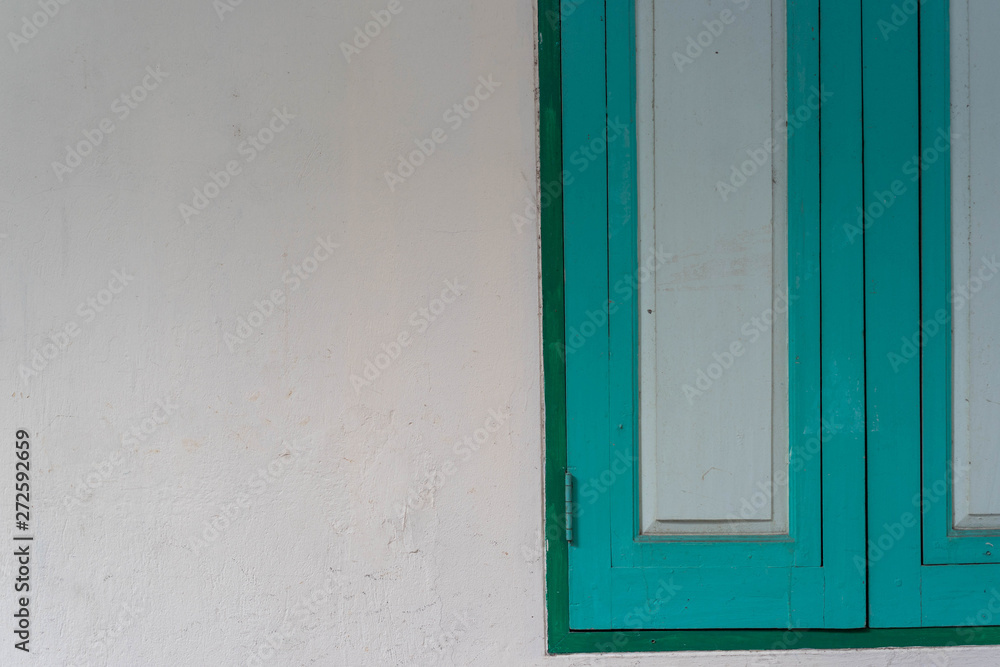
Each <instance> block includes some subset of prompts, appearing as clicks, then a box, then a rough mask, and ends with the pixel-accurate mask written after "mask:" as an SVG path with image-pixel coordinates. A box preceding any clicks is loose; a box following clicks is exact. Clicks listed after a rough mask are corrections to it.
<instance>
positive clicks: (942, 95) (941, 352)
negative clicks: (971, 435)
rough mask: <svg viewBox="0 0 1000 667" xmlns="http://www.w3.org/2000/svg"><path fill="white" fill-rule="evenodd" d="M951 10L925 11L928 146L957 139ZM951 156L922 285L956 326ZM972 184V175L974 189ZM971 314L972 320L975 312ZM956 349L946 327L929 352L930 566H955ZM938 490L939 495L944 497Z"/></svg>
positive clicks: (928, 227) (927, 212)
mask: <svg viewBox="0 0 1000 667" xmlns="http://www.w3.org/2000/svg"><path fill="white" fill-rule="evenodd" d="M948 5H949V2H948V0H931V1H930V2H927V3H926V4H925V5H924V6H923V7H922V8H921V10H920V11H921V25H922V28H923V29H922V30H921V34H920V63H921V72H920V76H921V132H922V135H923V141H925V142H926V141H927V140H928V138H929V139H930V140H931V142H933V140H934V138H935V137H934V135H935V134H936V133H937V132H938V130H941V129H944V131H945V132H948V133H950V126H951V123H950V116H951V109H950V106H951V105H950V93H949V88H950V68H949V60H950V54H949V36H948V33H949V24H950V22H949V10H948ZM966 113H968V112H966ZM963 140H965V141H967V140H968V139H967V138H963ZM951 157H952V154H951V153H950V152H948V153H946V154H945V155H943V156H942V157H941V159H939V160H937V161H936V163H935V164H934V165H932V168H930V169H927V170H925V171H924V172H923V173H922V174H921V180H922V183H921V207H922V217H923V224H922V225H921V236H922V240H923V245H922V251H921V262H922V272H921V283H922V288H923V292H922V299H923V303H922V318H923V319H924V320H925V321H926V320H927V319H928V318H930V319H933V318H934V313H935V312H937V311H938V310H939V309H944V310H945V312H946V313H947V314H948V317H949V320H950V318H951V316H952V304H951V303H950V302H949V301H948V293H949V292H950V290H951V288H952V275H951V231H952V211H951V169H950V162H951ZM967 179H968V174H966V183H968V180H967ZM963 310H964V309H963ZM958 315H959V316H960V317H961V315H962V313H959V314H958ZM965 315H966V316H967V315H968V313H967V311H966V313H965ZM959 329H960V330H961V327H959ZM951 344H952V340H951V326H945V327H943V329H942V330H941V331H940V332H939V333H938V335H935V336H933V337H929V338H927V339H926V340H925V341H924V346H923V348H922V350H921V355H922V356H921V362H922V387H921V391H922V392H923V486H924V488H925V489H928V490H929V491H930V494H929V497H928V498H927V503H926V512H924V514H923V529H924V530H923V535H924V552H925V553H924V556H925V559H926V562H930V563H934V562H939V561H941V560H943V561H944V562H947V560H948V559H947V558H944V559H942V558H940V554H938V550H939V549H940V550H942V551H944V552H947V550H948V547H947V542H948V539H947V533H948V528H949V526H951V523H952V520H951V514H952V512H951V507H952V503H951V498H950V495H951V494H950V493H949V491H950V485H951V479H950V478H951V473H950V470H949V468H950V466H949V465H948V462H949V458H950V455H951V440H952V419H951V401H952V391H954V389H955V387H954V386H953V383H952V375H951V361H952V347H951ZM901 346H902V345H901ZM897 353H898V354H899V356H898V357H897V358H895V361H896V363H897V364H900V365H904V364H905V365H910V364H914V363H916V359H909V358H908V356H904V355H905V354H908V353H909V350H906V351H904V350H898V351H897ZM935 487H936V488H937V489H938V492H936V493H935V492H934V489H935ZM935 556H937V557H935Z"/></svg>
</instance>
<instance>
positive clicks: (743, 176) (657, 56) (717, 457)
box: [637, 0, 788, 534]
mask: <svg viewBox="0 0 1000 667" xmlns="http://www.w3.org/2000/svg"><path fill="white" fill-rule="evenodd" d="M742 6H743V3H734V2H732V1H730V0H726V1H722V0H715V1H712V0H640V1H639V2H638V16H637V25H638V42H637V54H638V55H637V57H638V71H637V88H638V91H637V95H638V98H637V109H638V111H637V116H638V117H637V122H638V134H639V198H640V228H641V229H640V248H639V252H640V262H641V263H645V262H647V260H648V259H649V258H650V257H655V255H654V249H658V250H659V251H660V253H661V255H662V254H664V253H665V254H667V255H669V256H670V258H669V260H668V261H666V262H665V263H662V264H661V265H660V266H659V267H658V268H657V269H656V271H655V275H654V276H653V277H650V278H649V279H648V280H646V281H644V282H642V284H641V311H640V317H641V326H640V330H641V338H640V348H641V467H642V502H641V506H642V525H643V531H644V532H645V533H647V534H658V533H659V534H697V533H710V534H727V533H744V534H746V533H758V534H776V533H777V534H780V533H784V532H786V531H787V529H788V488H787V475H786V474H784V471H787V460H788V459H787V452H788V322H787V283H788V277H787V273H788V259H787V198H788V189H787V180H788V179H787V142H786V140H785V134H784V132H781V131H778V130H777V129H776V128H777V127H779V126H783V124H784V119H785V116H786V106H787V81H786V79H787V77H786V65H785V60H786V56H785V50H786V27H785V2H784V0H756V1H754V2H750V3H747V4H746V5H745V8H742V9H741V7H742ZM652 261H653V262H655V261H656V260H655V259H654V260H652Z"/></svg>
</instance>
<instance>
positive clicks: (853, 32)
mask: <svg viewBox="0 0 1000 667" xmlns="http://www.w3.org/2000/svg"><path fill="white" fill-rule="evenodd" d="M820 14H821V16H820V25H822V35H821V39H820V63H821V70H820V81H821V83H822V91H823V93H824V95H825V98H824V101H823V109H822V121H821V137H822V155H823V162H822V172H821V191H822V193H823V197H822V209H821V218H822V248H823V255H822V277H823V278H822V283H823V294H822V304H823V319H822V322H823V325H822V341H823V350H822V376H823V427H822V430H823V506H824V507H825V508H826V516H828V517H830V518H833V517H836V518H837V520H827V521H824V524H823V554H824V559H823V560H824V566H825V567H824V569H825V570H826V600H825V605H826V627H830V628H849V627H862V626H864V625H865V622H866V620H867V608H866V585H867V582H866V578H867V567H866V564H865V534H866V531H865V520H866V516H865V476H864V467H865V385H864V383H865V367H864V365H865V359H864V352H865V340H864V335H865V329H864V327H865V322H864V316H865V313H864V281H863V276H864V252H863V247H864V246H863V243H862V239H861V234H862V230H861V229H859V228H855V227H854V226H853V225H854V224H855V222H856V218H857V210H858V208H859V207H860V206H861V205H862V200H863V196H864V195H863V192H864V185H863V182H862V169H861V159H862V150H863V144H862V124H861V123H862V98H861V77H862V72H861V67H862V63H861V34H860V30H859V26H860V23H861V0H848V1H836V2H823V3H821V5H820Z"/></svg>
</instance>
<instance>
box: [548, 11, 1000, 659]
mask: <svg viewBox="0 0 1000 667" xmlns="http://www.w3.org/2000/svg"><path fill="white" fill-rule="evenodd" d="M618 1H620V0H563V2H562V3H561V2H560V0H539V4H538V26H539V35H538V39H539V42H538V47H539V48H538V56H539V84H540V112H539V113H540V118H539V123H540V160H541V167H540V178H541V183H542V184H543V189H542V192H543V197H542V202H541V204H542V205H541V206H540V216H541V230H540V231H541V262H542V298H543V306H544V307H543V317H542V326H543V332H542V333H543V372H544V378H545V383H544V399H545V415H546V417H545V452H546V462H545V536H546V540H545V544H546V577H545V581H546V602H547V612H548V613H547V634H548V649H549V652H550V653H553V654H560V653H604V652H632V651H678V650H783V649H806V648H811V649H838V648H876V647H888V646H914V647H918V646H924V647H931V646H956V645H990V644H1000V627H982V626H972V627H963V628H956V627H923V628H920V627H916V628H905V629H894V628H865V629H858V630H794V629H793V630H780V629H778V630H669V631H667V630H603V631H572V630H570V624H569V546H568V544H567V542H566V539H565V529H566V522H565V501H566V497H565V471H566V466H567V414H566V364H565V359H564V355H563V353H562V350H565V346H564V344H565V285H564V256H563V252H564V245H563V242H564V237H563V201H562V196H561V192H562V187H561V182H562V173H563V164H562V154H563V153H562V151H563V145H562V85H563V84H562V74H561V72H562V63H561V51H562V44H561V18H562V17H563V16H569V15H571V14H572V13H573V11H575V10H576V9H577V8H578V6H579V5H581V4H582V3H583V2H591V3H604V2H618ZM811 1H812V2H814V3H819V0H811ZM799 2H800V0H789V7H790V11H792V6H793V5H795V4H797V3H799ZM841 3H842V4H843V5H848V7H849V8H848V10H847V11H844V12H837V14H838V15H839V16H840V19H839V20H844V21H850V20H854V21H856V22H858V23H860V22H862V21H863V20H864V21H865V22H866V24H867V23H871V24H872V26H870V28H871V29H867V28H866V29H865V30H864V31H863V37H861V38H862V39H863V40H865V45H866V47H867V46H873V47H874V48H873V51H874V52H876V54H877V51H878V46H879V45H878V44H874V41H875V39H876V37H877V34H876V33H873V30H874V27H873V26H874V24H875V20H874V19H873V17H875V16H882V15H886V14H888V13H889V12H891V5H892V2H891V0H865V1H864V2H863V3H862V1H861V0H852V1H851V2H843V0H841ZM629 4H631V3H629ZM838 4H840V3H838ZM561 5H562V6H561ZM862 5H863V6H862ZM921 11H922V12H936V13H937V17H938V18H940V17H941V16H942V14H943V15H944V16H946V15H947V4H946V0H928V1H927V2H926V3H924V6H923V8H922V9H921ZM820 14H821V17H822V19H826V18H827V14H826V12H824V11H823V7H822V5H821V4H820ZM836 20H837V19H834V20H832V21H827V22H825V23H824V24H823V26H824V31H825V32H826V34H828V35H829V34H836V35H839V34H843V35H845V37H846V39H845V40H831V39H827V40H826V41H825V42H823V43H821V45H820V53H821V55H820V58H821V63H822V64H821V77H822V80H824V81H833V80H836V79H838V78H839V79H841V80H842V81H844V82H846V83H850V79H851V77H853V80H854V87H855V88H856V89H857V90H858V91H859V94H858V96H857V99H851V96H849V95H842V96H840V97H838V98H837V99H834V100H832V101H831V102H830V103H828V104H826V105H824V109H823V117H822V120H821V122H822V131H823V133H824V134H823V137H824V139H823V144H822V146H823V150H824V151H838V152H841V153H842V155H839V156H837V157H838V158H839V159H841V160H842V161H843V164H844V169H843V172H842V173H838V170H837V169H836V168H833V169H824V172H823V174H822V182H823V184H824V186H826V185H828V184H829V185H834V184H835V185H837V186H838V187H848V188H852V189H853V190H854V191H856V192H857V193H858V203H861V202H867V201H869V199H870V196H871V195H870V193H869V192H868V190H867V189H866V187H865V185H866V184H865V183H861V182H860V181H859V179H858V178H857V177H856V175H854V174H853V173H852V170H851V168H850V161H851V160H852V159H853V160H858V159H860V156H859V155H852V153H851V151H858V150H860V146H861V137H862V127H861V116H860V107H861V97H860V91H861V89H862V87H861V81H860V77H861V71H862V63H861V44H858V43H856V42H857V38H858V35H857V33H858V31H857V28H856V26H857V23H855V24H854V29H853V31H852V30H848V29H845V30H843V32H842V33H841V32H838V30H837V27H836ZM913 23H916V22H913ZM945 25H946V24H945ZM845 28H846V26H845ZM907 31H908V32H909V35H910V37H909V39H911V40H912V41H913V43H914V47H915V43H916V39H917V35H918V32H917V26H916V25H913V26H909V27H908V26H903V32H907ZM851 35H854V36H855V37H854V40H855V44H853V45H852V44H850V39H851ZM897 37H900V35H896V36H894V39H895V38H897ZM903 38H904V39H906V37H905V36H904V37H903ZM922 39H927V38H926V37H924V38H922ZM869 42H873V43H872V44H869ZM925 46H926V45H925ZM931 47H932V48H937V49H940V44H938V45H936V47H935V46H934V45H931ZM883 52H884V61H883V62H882V63H881V66H882V67H891V66H892V64H893V58H892V56H891V54H890V53H889V51H888V49H884V48H883ZM904 55H905V54H904ZM911 55H912V54H911ZM876 57H877V56H876ZM898 58H899V54H897V55H896V59H898ZM868 65H869V63H867V62H866V63H865V66H866V68H867V66H868ZM926 70H927V68H926V66H925V73H924V77H925V78H924V84H925V86H926V85H927V84H928V79H927V78H926V76H927V72H926ZM945 74H946V72H945ZM930 83H931V84H932V85H933V83H934V81H933V80H930ZM939 84H940V82H938V85H939ZM897 106H898V102H897ZM889 108H891V106H890V107H889ZM940 111H941V110H940V109H938V112H939V113H940ZM927 122H930V121H928V120H926V119H925V120H924V123H927ZM866 127H868V124H867V123H866ZM825 157H829V156H828V155H825ZM838 163H839V161H838V159H834V160H831V161H830V162H826V161H825V162H824V165H826V164H833V165H835V166H836V165H837V164H838ZM854 171H856V170H854ZM837 179H840V180H837ZM845 179H846V180H845ZM866 180H868V179H866ZM923 203H924V205H925V206H928V205H931V206H934V205H937V206H940V202H935V201H931V202H930V203H928V202H927V201H924V202H923ZM840 205H844V204H843V203H841V204H840ZM899 210H900V211H901V212H902V211H903V209H899ZM821 212H822V213H821V214H822V216H823V217H824V224H823V225H822V231H821V234H822V236H823V239H824V243H825V242H826V241H827V239H829V241H830V243H829V244H827V245H824V260H826V259H828V257H827V254H826V253H833V254H834V255H835V256H836V255H837V254H838V253H839V254H840V257H836V259H838V260H839V261H841V262H842V263H844V265H845V266H846V267H852V266H853V267H855V268H860V265H861V263H862V262H865V256H864V255H863V254H862V253H863V250H862V247H860V246H862V244H845V243H844V242H843V239H844V236H843V230H842V228H841V226H840V225H833V224H827V223H826V222H825V219H826V218H828V217H829V218H830V219H833V218H834V217H837V218H838V219H841V220H843V219H844V216H845V215H847V214H848V211H846V210H843V211H837V210H830V209H829V208H827V204H826V203H825V202H824V203H823V204H822V208H821ZM849 213H850V215H851V216H853V215H854V210H851V211H849ZM900 214H902V213H900ZM851 219H853V218H851ZM925 233H927V232H926V231H925ZM876 243H883V244H884V243H886V240H885V239H881V240H879V239H876ZM868 251H869V252H872V251H873V249H872V248H869V250H868ZM830 259H833V258H830ZM824 266H826V262H825V261H824ZM855 275H857V276H860V275H862V274H861V272H860V270H859V271H857V272H856V274H855ZM831 282H832V281H827V283H826V284H825V285H824V291H825V290H826V289H827V286H828V285H830V284H831ZM839 288H840V289H843V285H840V286H839ZM859 289H865V290H866V291H867V284H866V286H865V287H864V288H862V287H861V286H860V285H859ZM826 301H827V303H828V304H829V306H828V305H824V318H826V319H829V317H844V318H848V321H854V322H856V323H859V322H861V321H862V320H861V319H860V318H861V316H862V313H860V312H859V310H860V304H857V303H850V302H849V301H848V300H845V299H841V300H840V302H839V303H834V301H833V300H832V299H827V300H826ZM876 306H877V304H873V303H868V304H867V308H868V309H869V313H870V312H871V309H872V308H873V307H876ZM828 307H829V308H831V309H832V310H829V311H828V310H827V308H828ZM882 319H883V321H886V320H887V319H888V318H887V317H883V318H882ZM824 324H825V323H824ZM824 330H825V326H824ZM891 333H892V335H895V331H892V332H891ZM888 335H889V332H887V333H886V336H888ZM885 340H888V338H886V339H885ZM834 390H835V389H834ZM825 392H826V388H825V387H824V400H826V399H827V397H826V393H825ZM890 407H891V408H894V409H895V410H897V411H898V412H899V413H900V414H901V415H905V414H908V413H909V412H912V405H898V406H890ZM869 409H871V406H869ZM918 414H919V412H918ZM909 423H911V424H912V423H913V420H912V417H911V419H910V422H909ZM917 423H918V425H917V427H916V428H917V430H918V431H919V428H920V427H919V419H918V420H917ZM925 455H926V454H925ZM911 458H912V457H911ZM908 465H909V463H908ZM906 502H908V499H906ZM893 509H895V508H893ZM874 520H875V519H874V517H870V518H869V522H873V521H874ZM871 530H872V528H871V527H869V531H871ZM917 541H918V542H919V538H918V540H917ZM918 546H919V545H918ZM900 553H902V550H901V551H900ZM888 566H889V562H886V563H885V564H884V565H883V571H885V568H887V567H888ZM887 583H888V582H887V581H884V582H883V584H887Z"/></svg>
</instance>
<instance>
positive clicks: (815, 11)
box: [776, 0, 836, 609]
mask: <svg viewBox="0 0 1000 667" xmlns="http://www.w3.org/2000/svg"><path fill="white" fill-rule="evenodd" d="M819 8H820V2H819V0H788V2H787V4H786V20H787V23H788V55H787V70H788V76H787V85H788V110H787V115H786V117H785V126H784V128H783V129H784V132H783V135H784V137H782V132H780V131H779V132H777V133H776V134H777V135H778V136H779V138H785V137H787V139H786V140H787V142H788V204H787V209H788V244H787V246H788V258H787V261H788V276H789V278H788V302H789V304H788V354H789V363H788V373H789V378H788V379H789V385H788V386H789V395H788V417H789V420H788V421H789V457H788V458H789V463H788V467H787V468H786V471H787V474H788V477H789V494H790V498H791V516H790V519H791V526H792V536H793V537H794V539H795V541H796V544H797V549H796V553H795V561H794V562H795V565H797V566H806V565H818V564H819V563H820V562H821V559H820V558H818V556H819V555H820V554H819V549H820V545H821V529H822V527H823V507H822V499H821V497H820V495H821V494H820V492H819V491H820V488H821V483H820V470H821V465H820V457H819V451H818V450H816V449H815V446H816V445H817V444H819V438H820V437H821V429H822V425H821V421H820V392H821V387H820V382H821V377H820V354H821V351H820V326H821V321H820V267H819V262H820V246H819V243H820V225H819V223H820V109H821V105H822V103H823V100H822V95H821V93H820V90H819V86H820V62H819V43H820V38H819ZM810 449H812V453H810ZM831 520H836V519H831ZM793 606H795V607H797V608H799V609H802V608H803V603H802V602H801V601H800V602H798V603H796V604H794V605H793ZM816 606H817V608H819V609H822V606H823V605H822V601H821V600H818V601H816Z"/></svg>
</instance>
